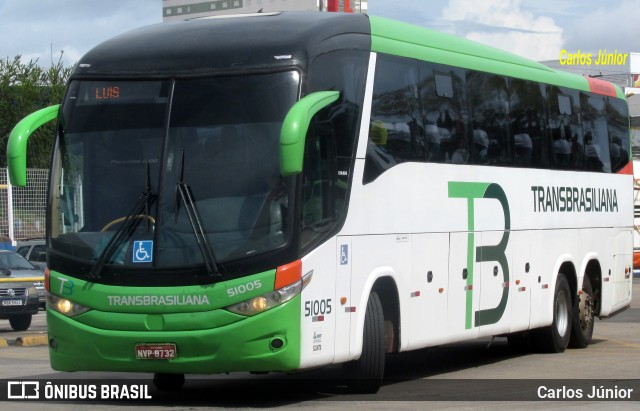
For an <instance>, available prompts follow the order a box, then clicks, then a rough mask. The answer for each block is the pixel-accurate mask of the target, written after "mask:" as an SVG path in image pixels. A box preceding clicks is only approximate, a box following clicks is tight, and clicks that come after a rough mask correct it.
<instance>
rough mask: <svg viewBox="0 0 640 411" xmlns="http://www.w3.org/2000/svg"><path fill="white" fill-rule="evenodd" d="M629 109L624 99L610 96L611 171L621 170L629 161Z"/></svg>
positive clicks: (608, 111) (608, 117)
mask: <svg viewBox="0 0 640 411" xmlns="http://www.w3.org/2000/svg"><path fill="white" fill-rule="evenodd" d="M628 118H629V111H628V107H627V105H626V104H624V101H623V100H620V99H617V98H611V97H609V98H608V104H607V119H608V120H609V121H608V123H607V126H608V128H609V154H610V156H611V172H612V173H616V172H618V171H620V170H621V169H622V168H623V167H624V166H626V165H627V163H628V162H629V152H630V151H629V150H630V147H629V145H630V143H631V142H630V140H629V136H628V133H629V121H628Z"/></svg>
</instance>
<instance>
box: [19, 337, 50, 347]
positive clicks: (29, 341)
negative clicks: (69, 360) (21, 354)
mask: <svg viewBox="0 0 640 411" xmlns="http://www.w3.org/2000/svg"><path fill="white" fill-rule="evenodd" d="M47 344H49V337H48V336H46V335H29V336H26V337H18V338H16V341H15V342H14V343H13V345H14V347H35V346H39V345H47Z"/></svg>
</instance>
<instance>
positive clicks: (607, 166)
mask: <svg viewBox="0 0 640 411" xmlns="http://www.w3.org/2000/svg"><path fill="white" fill-rule="evenodd" d="M580 100H581V102H580V107H581V108H582V127H583V131H584V151H585V154H586V159H587V170H589V171H601V172H605V173H608V172H611V157H610V156H609V149H610V148H609V130H608V129H607V117H606V102H607V98H606V97H604V96H601V95H597V94H587V93H581V99H580Z"/></svg>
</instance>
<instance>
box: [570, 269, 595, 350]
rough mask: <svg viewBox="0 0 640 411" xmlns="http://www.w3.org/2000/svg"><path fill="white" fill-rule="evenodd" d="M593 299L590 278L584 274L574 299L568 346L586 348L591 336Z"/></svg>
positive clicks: (593, 309)
mask: <svg viewBox="0 0 640 411" xmlns="http://www.w3.org/2000/svg"><path fill="white" fill-rule="evenodd" d="M594 311H595V300H594V298H593V289H592V288H591V280H589V277H587V276H586V275H585V276H584V280H582V293H581V294H580V295H578V296H577V297H576V298H575V299H574V303H573V321H572V324H571V338H570V339H569V347H571V348H587V347H588V346H589V344H591V338H592V337H593V323H594V319H595V318H594Z"/></svg>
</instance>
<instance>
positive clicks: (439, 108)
mask: <svg viewBox="0 0 640 411" xmlns="http://www.w3.org/2000/svg"><path fill="white" fill-rule="evenodd" d="M420 97H421V105H422V113H423V115H422V119H423V127H424V134H425V136H426V147H427V158H426V160H427V161H432V162H447V163H455V164H464V163H467V162H468V161H469V149H468V146H467V134H466V129H467V127H466V124H465V123H466V118H467V115H466V107H465V100H466V93H465V82H464V71H463V70H461V69H454V68H447V67H443V66H439V65H436V64H429V63H421V64H420Z"/></svg>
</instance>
